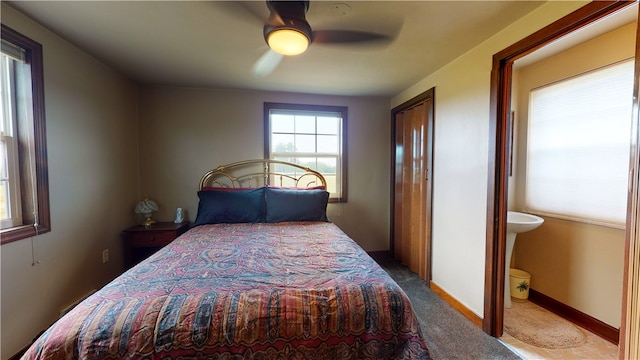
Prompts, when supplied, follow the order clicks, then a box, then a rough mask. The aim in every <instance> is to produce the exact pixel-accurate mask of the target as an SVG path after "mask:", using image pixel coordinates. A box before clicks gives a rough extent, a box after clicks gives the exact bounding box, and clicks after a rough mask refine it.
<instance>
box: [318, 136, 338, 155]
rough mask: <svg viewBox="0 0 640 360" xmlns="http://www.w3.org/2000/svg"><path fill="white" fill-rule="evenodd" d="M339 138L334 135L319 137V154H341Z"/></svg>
mask: <svg viewBox="0 0 640 360" xmlns="http://www.w3.org/2000/svg"><path fill="white" fill-rule="evenodd" d="M338 146H339V144H338V137H337V136H334V135H318V152H319V153H324V154H338V153H339V147H338Z"/></svg>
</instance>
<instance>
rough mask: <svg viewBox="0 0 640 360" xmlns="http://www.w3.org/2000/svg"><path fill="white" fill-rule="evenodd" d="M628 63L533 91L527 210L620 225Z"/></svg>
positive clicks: (629, 102) (625, 167) (629, 93)
mask: <svg viewBox="0 0 640 360" xmlns="http://www.w3.org/2000/svg"><path fill="white" fill-rule="evenodd" d="M633 65H634V62H633V61H632V60H630V61H624V62H621V63H617V64H614V65H611V66H607V67H605V68H601V69H598V70H595V71H591V72H589V73H586V74H583V75H579V76H576V77H573V78H570V79H567V80H563V81H560V82H557V83H553V84H550V85H547V86H544V87H542V88H538V89H534V90H532V91H531V94H530V99H529V121H528V122H529V127H528V134H527V164H526V191H525V207H526V210H527V211H532V212H538V213H542V214H548V215H551V216H554V215H555V216H558V217H564V218H570V219H577V220H583V221H587V222H595V223H602V224H611V225H617V226H619V225H624V223H625V217H626V203H627V183H628V168H629V146H630V142H629V141H630V140H629V139H630V131H631V110H632V109H631V106H632V94H633Z"/></svg>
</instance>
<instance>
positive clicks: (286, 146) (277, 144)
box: [271, 134, 295, 153]
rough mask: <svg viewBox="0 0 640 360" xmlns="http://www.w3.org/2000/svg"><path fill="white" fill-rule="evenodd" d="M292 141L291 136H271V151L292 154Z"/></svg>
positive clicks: (292, 137)
mask: <svg viewBox="0 0 640 360" xmlns="http://www.w3.org/2000/svg"><path fill="white" fill-rule="evenodd" d="M294 141H295V138H294V136H293V135H287V134H285V135H283V134H273V135H272V136H271V151H272V152H274V153H288V152H294V151H295V147H294Z"/></svg>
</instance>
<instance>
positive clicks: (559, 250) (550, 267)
mask: <svg viewBox="0 0 640 360" xmlns="http://www.w3.org/2000/svg"><path fill="white" fill-rule="evenodd" d="M635 33H636V24H635V23H632V24H628V25H626V26H623V27H620V28H618V29H616V30H613V31H611V32H609V33H607V34H605V35H602V36H599V37H597V38H595V39H593V40H590V41H587V42H584V43H582V44H580V45H577V46H575V47H572V48H570V49H568V50H566V51H563V52H561V53H559V54H556V55H554V56H551V57H548V58H545V59H544V60H541V61H538V62H536V63H534V64H531V65H528V66H526V67H523V68H520V69H517V70H516V72H517V73H518V76H517V79H518V81H517V83H516V84H515V85H514V86H515V87H517V89H518V94H519V96H518V97H517V104H518V111H517V116H516V119H517V121H518V132H517V135H516V136H517V139H518V141H517V147H518V151H517V156H516V161H515V167H516V169H517V171H516V172H515V174H514V179H513V185H515V186H513V188H515V193H514V194H513V196H514V197H515V199H514V201H513V206H514V207H513V208H512V209H514V210H522V209H523V208H524V185H525V184H524V182H525V181H524V178H525V174H526V129H527V116H528V110H529V108H528V97H529V92H530V90H531V89H533V88H536V87H539V86H542V85H545V84H549V83H552V82H554V81H558V80H561V79H565V78H568V77H570V76H574V75H577V74H580V73H584V72H585V71H589V70H593V69H596V68H599V67H602V66H606V65H608V64H611V63H615V62H618V61H621V60H625V59H629V58H632V57H633V56H634V52H635ZM629 96H631V94H629ZM629 116H631V115H629ZM629 120H631V118H630V119H629ZM596 170H597V169H596ZM624 235H625V232H624V229H616V228H610V227H605V226H598V225H590V224H585V223H579V222H573V221H567V220H560V219H553V218H549V217H546V218H545V223H544V224H543V225H542V226H541V227H540V228H538V229H537V230H534V231H531V232H527V233H522V234H519V235H518V237H517V240H516V245H515V250H514V261H515V266H514V267H517V268H519V269H522V270H525V271H527V272H529V273H530V274H531V287H532V288H534V289H536V290H537V291H540V292H541V293H543V294H545V295H547V296H550V297H552V298H553V299H556V300H558V301H560V302H562V303H564V304H566V305H569V306H571V307H573V308H575V309H578V310H580V311H582V312H584V313H586V314H588V315H591V316H593V317H595V318H596V319H598V320H601V321H603V322H605V323H607V324H609V325H611V326H614V327H619V326H620V318H621V311H622V280H623V265H624V264H623V259H624Z"/></svg>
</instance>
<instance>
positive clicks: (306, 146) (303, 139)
mask: <svg viewBox="0 0 640 360" xmlns="http://www.w3.org/2000/svg"><path fill="white" fill-rule="evenodd" d="M296 151H297V152H304V153H313V152H316V137H315V136H314V135H296Z"/></svg>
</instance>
